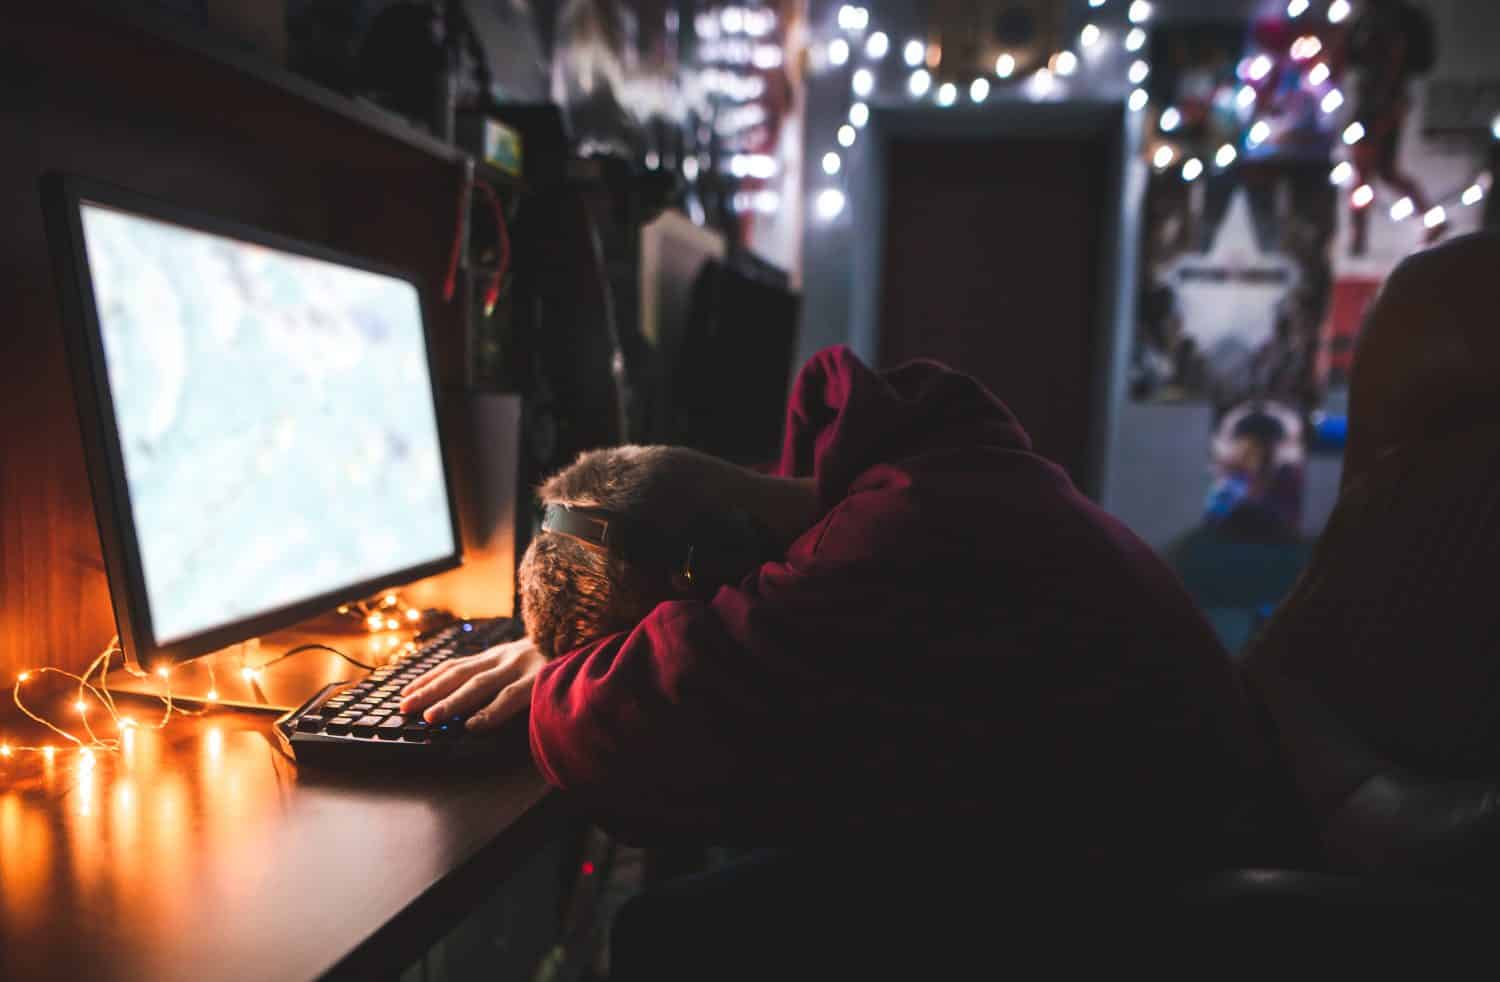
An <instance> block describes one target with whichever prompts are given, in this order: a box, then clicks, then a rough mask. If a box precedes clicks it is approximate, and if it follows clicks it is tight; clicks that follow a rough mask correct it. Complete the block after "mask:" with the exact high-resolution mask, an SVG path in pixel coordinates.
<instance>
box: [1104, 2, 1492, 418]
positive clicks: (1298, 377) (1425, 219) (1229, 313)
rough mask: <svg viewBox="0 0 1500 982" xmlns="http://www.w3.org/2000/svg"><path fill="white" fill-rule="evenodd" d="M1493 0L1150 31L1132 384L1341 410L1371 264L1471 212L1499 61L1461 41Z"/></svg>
mask: <svg viewBox="0 0 1500 982" xmlns="http://www.w3.org/2000/svg"><path fill="white" fill-rule="evenodd" d="M1492 6H1493V7H1494V8H1495V9H1491V7H1492ZM1497 12H1500V5H1489V4H1471V3H1462V2H1460V0H1425V2H1423V0H1359V2H1351V0H1331V2H1328V0H1308V2H1302V0H1298V2H1293V3H1286V2H1284V0H1275V2H1267V3H1265V4H1264V5H1263V9H1262V10H1261V11H1260V12H1259V13H1258V15H1257V16H1255V17H1254V18H1252V19H1251V20H1250V21H1249V22H1246V21H1244V20H1237V21H1232V22H1231V21H1224V22H1205V23H1182V22H1178V23H1168V24H1163V25H1160V26H1159V27H1158V28H1157V29H1156V31H1155V32H1154V36H1153V39H1152V57H1151V72H1152V75H1151V80H1150V82H1149V85H1150V88H1151V104H1152V106H1153V107H1156V108H1155V109H1154V110H1153V118H1152V119H1151V120H1150V121H1148V124H1147V126H1146V135H1145V138H1144V140H1143V152H1144V153H1145V155H1146V158H1147V167H1148V168H1149V173H1150V179H1149V181H1148V185H1147V191H1146V200H1145V202H1144V209H1143V233H1142V234H1143V241H1142V250H1141V264H1140V269H1141V273H1140V276H1141V282H1140V283H1139V292H1138V297H1139V305H1138V310H1137V325H1136V343H1135V347H1134V351H1133V355H1132V362H1131V377H1130V386H1131V392H1132V396H1133V397H1134V398H1135V399H1136V400H1138V401H1142V402H1154V403H1194V404H1207V405H1209V406H1211V407H1213V409H1214V412H1215V416H1216V417H1220V416H1222V415H1223V414H1224V413H1227V412H1229V411H1230V410H1231V409H1232V408H1233V407H1235V406H1241V405H1244V404H1245V403H1246V402H1247V401H1252V400H1274V401H1276V402H1278V403H1280V404H1283V405H1286V406H1290V407H1293V408H1294V409H1295V410H1297V411H1299V412H1302V413H1304V414H1311V413H1315V412H1318V411H1320V410H1328V411H1331V412H1333V413H1338V414H1341V413H1342V407H1343V392H1344V389H1345V387H1346V385H1347V382H1348V373H1349V368H1350V365H1351V361H1352V354H1353V349H1354V343H1355V341H1356V339H1357V337H1358V332H1359V327H1360V324H1361V322H1362V319H1363V316H1364V312H1365V308H1366V306H1367V305H1368V303H1369V302H1370V300H1371V299H1372V298H1373V297H1374V295H1375V293H1376V291H1377V290H1378V288H1379V285H1380V283H1381V282H1382V281H1383V279H1384V278H1385V276H1386V275H1387V274H1388V273H1389V272H1390V271H1391V269H1393V268H1394V267H1395V265H1396V264H1397V263H1399V262H1400V261H1401V259H1402V258H1404V257H1405V256H1407V255H1409V254H1410V253H1412V252H1413V251H1416V250H1418V249H1422V248H1425V247H1427V246H1429V245H1431V244H1433V243H1435V242H1438V241H1440V240H1442V239H1443V238H1445V237H1447V236H1452V235H1456V234H1461V233H1464V232H1468V231H1472V230H1474V229H1476V228H1478V227H1479V225H1480V224H1481V222H1482V219H1483V215H1484V212H1485V210H1486V208H1485V206H1486V205H1487V204H1488V202H1487V200H1486V199H1487V198H1488V196H1489V194H1490V182H1491V176H1490V166H1491V161H1492V148H1491V144H1492V142H1493V140H1494V139H1495V136H1494V135H1493V134H1492V132H1491V129H1492V120H1493V119H1494V118H1495V114H1496V112H1497V111H1500V63H1496V62H1495V61H1494V59H1492V58H1487V57H1486V54H1485V53H1484V51H1483V48H1482V45H1479V44H1477V42H1476V40H1475V39H1476V38H1484V37H1493V36H1494V33H1493V31H1494V30H1496V29H1500V22H1497V21H1500V13H1497ZM1481 21H1483V22H1486V23H1483V24H1481V23H1479V22H1481ZM1487 32H1488V33H1487Z"/></svg>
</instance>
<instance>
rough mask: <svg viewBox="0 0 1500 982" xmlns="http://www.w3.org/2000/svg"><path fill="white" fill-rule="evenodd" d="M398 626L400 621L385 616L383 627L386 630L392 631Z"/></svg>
mask: <svg viewBox="0 0 1500 982" xmlns="http://www.w3.org/2000/svg"><path fill="white" fill-rule="evenodd" d="M400 626H401V622H400V621H398V620H396V618H394V617H388V618H386V621H385V628H386V630H387V631H394V630H395V629H396V628H398V627H400Z"/></svg>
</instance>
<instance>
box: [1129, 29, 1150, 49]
mask: <svg viewBox="0 0 1500 982" xmlns="http://www.w3.org/2000/svg"><path fill="white" fill-rule="evenodd" d="M1145 46H1146V32H1145V30H1144V29H1142V28H1139V27H1132V28H1131V29H1130V32H1129V33H1128V34H1126V35H1125V50H1126V51H1139V50H1141V49H1142V48H1144V47H1145Z"/></svg>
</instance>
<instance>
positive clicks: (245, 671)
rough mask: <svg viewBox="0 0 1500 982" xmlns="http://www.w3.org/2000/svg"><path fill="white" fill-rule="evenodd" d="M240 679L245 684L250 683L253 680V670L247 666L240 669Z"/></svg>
mask: <svg viewBox="0 0 1500 982" xmlns="http://www.w3.org/2000/svg"><path fill="white" fill-rule="evenodd" d="M240 678H242V679H244V680H245V681H246V682H249V681H251V680H252V679H254V678H255V669H253V668H251V667H250V666H249V665H246V666H245V667H244V668H242V669H240Z"/></svg>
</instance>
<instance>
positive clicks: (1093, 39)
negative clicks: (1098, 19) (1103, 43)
mask: <svg viewBox="0 0 1500 982" xmlns="http://www.w3.org/2000/svg"><path fill="white" fill-rule="evenodd" d="M1100 36H1101V35H1100V31H1099V26H1098V25H1097V24H1085V25H1083V30H1081V31H1079V32H1078V43H1079V44H1080V45H1081V46H1082V47H1085V48H1092V47H1093V46H1094V45H1096V44H1098V43H1099V38H1100Z"/></svg>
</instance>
